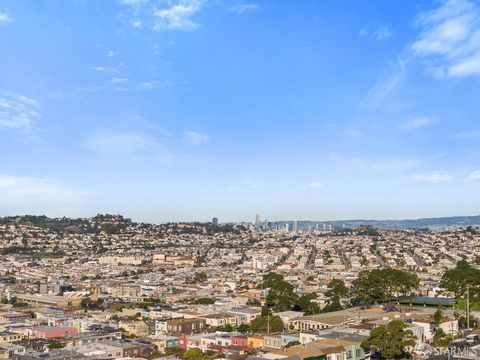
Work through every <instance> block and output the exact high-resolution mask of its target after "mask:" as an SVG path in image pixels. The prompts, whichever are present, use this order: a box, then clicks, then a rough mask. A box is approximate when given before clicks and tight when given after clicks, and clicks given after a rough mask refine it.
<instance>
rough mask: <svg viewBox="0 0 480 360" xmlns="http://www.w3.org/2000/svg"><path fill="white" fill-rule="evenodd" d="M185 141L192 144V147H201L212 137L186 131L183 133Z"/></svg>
mask: <svg viewBox="0 0 480 360" xmlns="http://www.w3.org/2000/svg"><path fill="white" fill-rule="evenodd" d="M182 138H183V141H185V142H187V143H189V144H191V145H201V144H204V143H206V142H207V141H208V140H209V139H210V137H209V136H208V134H205V133H200V132H197V131H186V132H184V133H183V136H182Z"/></svg>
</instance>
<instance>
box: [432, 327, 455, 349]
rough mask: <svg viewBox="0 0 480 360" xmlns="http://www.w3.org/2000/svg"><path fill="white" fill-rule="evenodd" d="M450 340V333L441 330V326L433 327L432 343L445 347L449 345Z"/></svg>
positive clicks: (451, 338)
mask: <svg viewBox="0 0 480 360" xmlns="http://www.w3.org/2000/svg"><path fill="white" fill-rule="evenodd" d="M452 341H453V337H452V335H448V334H445V331H443V329H442V328H441V327H437V328H436V329H435V333H434V334H433V345H435V346H441V347H446V346H448V345H450V343H451V342H452Z"/></svg>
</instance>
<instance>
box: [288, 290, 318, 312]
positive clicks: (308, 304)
mask: <svg viewBox="0 0 480 360" xmlns="http://www.w3.org/2000/svg"><path fill="white" fill-rule="evenodd" d="M317 297H318V295H317V294H316V293H311V294H306V295H303V296H301V297H300V298H298V300H297V303H296V304H295V305H294V306H293V310H295V311H302V312H304V313H305V315H313V314H318V313H319V312H320V307H319V306H318V304H317V303H316V302H315V301H314V300H315V299H316V298H317Z"/></svg>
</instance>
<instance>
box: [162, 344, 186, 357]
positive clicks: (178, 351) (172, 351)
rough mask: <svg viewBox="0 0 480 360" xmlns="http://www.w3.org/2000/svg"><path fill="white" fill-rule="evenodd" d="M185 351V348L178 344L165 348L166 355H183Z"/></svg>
mask: <svg viewBox="0 0 480 360" xmlns="http://www.w3.org/2000/svg"><path fill="white" fill-rule="evenodd" d="M184 353H185V349H182V348H180V347H177V346H172V347H167V348H165V355H167V356H176V357H182V356H183V354H184Z"/></svg>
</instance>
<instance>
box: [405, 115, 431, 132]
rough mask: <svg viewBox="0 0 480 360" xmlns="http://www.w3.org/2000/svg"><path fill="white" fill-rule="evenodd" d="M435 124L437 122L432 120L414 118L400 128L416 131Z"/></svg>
mask: <svg viewBox="0 0 480 360" xmlns="http://www.w3.org/2000/svg"><path fill="white" fill-rule="evenodd" d="M435 122H436V120H435V119H431V118H422V117H414V118H410V119H408V120H406V121H404V122H403V123H401V124H400V127H401V128H402V129H405V130H414V129H418V128H422V127H425V126H429V125H432V124H434V123H435Z"/></svg>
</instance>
